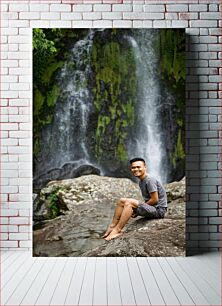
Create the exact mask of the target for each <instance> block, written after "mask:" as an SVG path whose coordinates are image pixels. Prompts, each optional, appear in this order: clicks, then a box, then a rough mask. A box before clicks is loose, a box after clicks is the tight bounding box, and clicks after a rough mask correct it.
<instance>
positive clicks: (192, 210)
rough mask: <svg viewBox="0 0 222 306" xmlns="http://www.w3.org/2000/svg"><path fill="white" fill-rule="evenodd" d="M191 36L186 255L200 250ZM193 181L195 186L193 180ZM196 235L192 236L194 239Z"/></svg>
mask: <svg viewBox="0 0 222 306" xmlns="http://www.w3.org/2000/svg"><path fill="white" fill-rule="evenodd" d="M196 46H198V44H195V41H194V38H193V37H192V36H190V35H186V68H187V74H186V188H187V193H186V255H187V256H190V255H195V254H199V253H200V249H199V241H198V233H199V205H200V204H199V201H200V200H201V193H200V175H201V173H200V172H201V170H200V125H199V114H200V103H199V99H200V92H199V89H200V86H199V75H198V73H197V72H198V71H197V69H198V51H197V50H196ZM194 180H195V185H194V184H193V183H192V182H193V181H194ZM194 238H195V239H194Z"/></svg>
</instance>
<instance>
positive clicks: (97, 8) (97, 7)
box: [93, 4, 111, 12]
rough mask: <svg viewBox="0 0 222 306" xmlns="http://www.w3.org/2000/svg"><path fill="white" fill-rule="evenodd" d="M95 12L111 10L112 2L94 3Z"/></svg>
mask: <svg viewBox="0 0 222 306" xmlns="http://www.w3.org/2000/svg"><path fill="white" fill-rule="evenodd" d="M93 11H94V12H111V4H94V5H93Z"/></svg>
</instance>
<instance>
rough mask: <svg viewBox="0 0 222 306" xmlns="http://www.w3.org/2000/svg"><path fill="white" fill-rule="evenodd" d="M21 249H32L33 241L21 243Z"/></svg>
mask: <svg viewBox="0 0 222 306" xmlns="http://www.w3.org/2000/svg"><path fill="white" fill-rule="evenodd" d="M19 247H20V248H31V247H32V242H31V241H28V240H27V241H19Z"/></svg>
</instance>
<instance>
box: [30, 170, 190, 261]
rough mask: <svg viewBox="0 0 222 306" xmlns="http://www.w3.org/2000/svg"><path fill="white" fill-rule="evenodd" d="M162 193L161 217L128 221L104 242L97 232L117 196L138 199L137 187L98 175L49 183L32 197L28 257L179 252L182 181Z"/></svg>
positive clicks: (182, 236) (182, 244) (181, 253)
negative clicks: (164, 202)
mask: <svg viewBox="0 0 222 306" xmlns="http://www.w3.org/2000/svg"><path fill="white" fill-rule="evenodd" d="M166 191H167V195H168V212H167V214H166V217H165V218H164V219H156V220H147V219H145V218H141V217H137V218H135V219H131V220H130V221H129V223H128V224H127V226H126V227H125V232H124V234H123V235H122V236H121V237H119V238H117V239H114V240H112V241H110V242H106V241H105V240H103V239H102V238H101V236H102V234H103V233H104V232H105V230H106V227H107V226H108V224H109V222H110V220H111V218H112V215H113V212H114V209H115V203H116V201H117V199H119V198H121V197H132V198H137V199H141V195H140V190H139V187H138V185H137V184H135V183H133V182H132V181H131V180H129V179H123V178H111V177H103V176H98V175H87V176H81V177H79V178H75V179H68V180H62V181H53V182H50V183H48V185H47V186H46V187H45V188H43V189H42V190H41V192H40V195H39V196H37V198H36V199H35V201H34V225H35V226H34V228H35V230H34V231H33V255H34V256H184V255H185V179H183V180H182V181H180V182H173V183H170V184H168V185H166ZM55 216H57V217H55ZM52 218H53V219H52Z"/></svg>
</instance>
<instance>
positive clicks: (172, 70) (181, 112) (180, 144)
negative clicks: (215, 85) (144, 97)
mask: <svg viewBox="0 0 222 306" xmlns="http://www.w3.org/2000/svg"><path fill="white" fill-rule="evenodd" d="M159 42H160V47H159V56H160V62H161V66H160V74H161V76H162V80H163V82H165V84H166V85H167V87H168V89H169V91H170V92H171V93H172V94H173V96H174V97H175V100H176V101H175V116H176V117H175V120H176V124H177V132H176V135H175V145H174V146H175V149H174V152H173V153H172V154H171V163H172V166H173V168H176V167H178V166H179V165H181V162H182V163H183V162H184V160H185V137H184V135H185V80H186V65H185V31H184V30H183V29H161V30H160V31H159Z"/></svg>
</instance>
